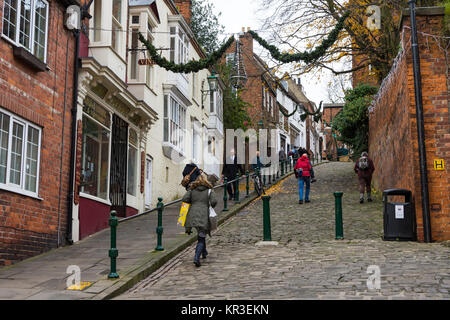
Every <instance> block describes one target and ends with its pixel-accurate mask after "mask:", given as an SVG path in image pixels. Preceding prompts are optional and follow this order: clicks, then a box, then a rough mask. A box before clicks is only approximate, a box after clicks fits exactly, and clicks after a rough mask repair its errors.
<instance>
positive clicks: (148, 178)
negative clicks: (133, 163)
mask: <svg viewBox="0 0 450 320" xmlns="http://www.w3.org/2000/svg"><path fill="white" fill-rule="evenodd" d="M152 163H153V162H152V159H151V158H150V157H147V158H146V160H145V207H146V208H150V206H151V204H152Z"/></svg>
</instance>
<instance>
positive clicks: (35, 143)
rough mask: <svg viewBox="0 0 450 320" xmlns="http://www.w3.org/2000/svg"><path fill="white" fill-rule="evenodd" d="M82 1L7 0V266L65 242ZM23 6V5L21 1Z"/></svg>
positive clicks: (3, 193)
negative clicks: (76, 30)
mask: <svg viewBox="0 0 450 320" xmlns="http://www.w3.org/2000/svg"><path fill="white" fill-rule="evenodd" d="M71 4H77V5H79V3H78V1H75V0H64V1H63V0H60V1H57V0H46V1H44V0H42V1H41V0H32V1H31V6H25V5H24V4H23V1H10V0H0V21H1V23H0V33H1V39H0V266H5V265H9V264H12V263H14V262H16V261H18V260H22V259H25V258H27V257H31V256H34V255H36V254H39V253H41V252H44V251H46V250H49V249H51V248H55V247H58V246H60V245H62V244H64V243H65V236H66V228H67V208H68V205H67V204H68V199H67V198H68V193H69V187H68V184H69V172H70V168H69V167H70V150H71V147H72V145H71V120H72V119H71V112H70V111H71V108H72V101H73V92H72V87H73V83H74V82H73V81H74V80H73V78H74V76H73V70H74V53H75V37H74V35H73V33H72V32H71V31H70V30H68V29H67V28H66V27H65V25H64V23H65V19H64V14H65V12H66V8H67V6H68V5H71ZM21 6H23V7H21Z"/></svg>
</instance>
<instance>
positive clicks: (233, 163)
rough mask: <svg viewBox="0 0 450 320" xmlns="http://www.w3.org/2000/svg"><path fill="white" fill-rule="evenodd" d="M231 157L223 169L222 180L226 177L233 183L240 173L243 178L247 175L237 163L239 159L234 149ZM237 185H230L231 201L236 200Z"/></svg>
mask: <svg viewBox="0 0 450 320" xmlns="http://www.w3.org/2000/svg"><path fill="white" fill-rule="evenodd" d="M230 154H231V156H230V157H228V158H227V159H226V160H225V163H224V164H223V169H222V178H223V177H224V176H225V177H226V178H227V180H228V181H232V180H234V179H236V175H237V173H238V171H239V172H240V174H241V176H242V175H244V174H245V172H244V168H242V165H240V164H238V163H237V157H236V155H235V152H234V149H231V151H230ZM236 187H237V183H229V184H228V187H227V191H228V195H229V199H234V195H235V194H236Z"/></svg>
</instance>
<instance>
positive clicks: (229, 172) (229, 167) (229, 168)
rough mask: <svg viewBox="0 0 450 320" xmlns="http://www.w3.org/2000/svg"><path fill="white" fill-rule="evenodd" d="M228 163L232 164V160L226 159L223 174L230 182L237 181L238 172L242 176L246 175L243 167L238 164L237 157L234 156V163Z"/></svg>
mask: <svg viewBox="0 0 450 320" xmlns="http://www.w3.org/2000/svg"><path fill="white" fill-rule="evenodd" d="M228 162H231V158H227V159H226V161H225V163H224V164H223V169H222V174H223V175H224V176H225V177H226V178H227V179H228V181H231V180H234V179H236V175H237V173H238V171H239V172H240V173H241V176H242V175H244V174H245V172H244V169H243V168H242V166H241V165H240V164H238V163H237V156H234V162H233V163H228Z"/></svg>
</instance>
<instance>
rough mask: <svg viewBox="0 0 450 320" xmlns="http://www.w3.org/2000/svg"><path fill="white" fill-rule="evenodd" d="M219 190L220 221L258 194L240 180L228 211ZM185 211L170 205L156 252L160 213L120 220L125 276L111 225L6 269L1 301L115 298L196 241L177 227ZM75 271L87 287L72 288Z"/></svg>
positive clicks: (0, 285)
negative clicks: (113, 266) (113, 275)
mask: <svg viewBox="0 0 450 320" xmlns="http://www.w3.org/2000/svg"><path fill="white" fill-rule="evenodd" d="M286 176H287V175H285V176H284V177H286ZM278 181H281V180H278ZM250 185H251V184H250ZM216 192H217V194H218V199H219V203H218V205H217V207H216V212H217V214H218V217H219V225H220V224H222V223H224V222H225V221H226V220H227V219H229V218H230V217H232V216H234V215H235V214H237V213H238V212H239V211H240V210H241V209H242V208H244V207H245V206H247V205H248V204H249V203H251V202H252V201H253V200H254V199H256V198H257V196H256V194H255V193H254V192H253V188H252V187H251V188H250V193H249V197H248V198H246V197H245V196H246V188H245V178H244V179H243V180H241V184H240V202H239V203H237V202H234V201H228V209H229V211H226V212H224V211H223V206H224V204H223V188H219V189H217V190H216ZM179 209H180V204H176V205H172V206H169V207H165V209H164V213H163V227H164V231H163V236H162V239H163V240H162V245H163V247H164V250H163V251H155V247H156V245H157V240H156V239H157V236H156V227H157V212H156V211H154V212H152V213H149V214H147V215H143V216H140V217H137V218H135V219H132V220H128V221H125V222H122V223H120V224H119V226H118V229H117V249H118V250H119V256H118V258H117V272H118V274H119V276H120V277H119V279H116V280H110V279H108V278H107V276H108V274H109V272H110V259H109V257H108V250H109V249H110V231H109V229H105V230H103V231H101V232H98V233H96V234H94V235H92V236H90V237H87V238H86V239H83V240H81V241H79V242H77V243H75V244H73V245H70V246H65V247H61V248H58V249H55V250H51V251H49V252H47V253H44V254H41V255H38V256H36V257H33V258H30V259H27V260H24V261H21V262H19V263H16V264H14V265H12V266H8V267H4V268H1V269H0V299H21V300H22V299H32V300H52V299H57V300H78V299H109V298H111V297H114V296H116V295H118V294H120V293H123V292H125V291H126V290H127V289H129V288H131V287H132V286H133V285H135V284H136V283H138V282H139V281H140V280H142V279H145V278H146V277H148V276H149V275H151V274H152V273H153V272H155V271H156V270H158V269H159V268H160V267H161V266H163V265H164V264H165V263H166V262H167V261H169V260H170V259H172V258H173V257H175V256H176V255H177V254H178V253H180V252H181V251H183V250H184V249H185V248H187V247H189V246H190V245H191V244H192V243H193V242H194V241H196V239H197V236H196V235H195V234H192V235H190V236H189V235H187V234H186V233H185V232H184V228H183V227H179V226H177V219H178V213H179ZM73 270H79V271H80V273H79V280H80V281H81V285H82V287H79V288H76V289H82V290H67V288H68V287H69V286H70V285H71V284H72V283H73V282H70V283H68V280H69V279H73V278H74V275H75V274H74V273H73V272H74V271H73ZM83 285H86V286H85V287H83Z"/></svg>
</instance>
